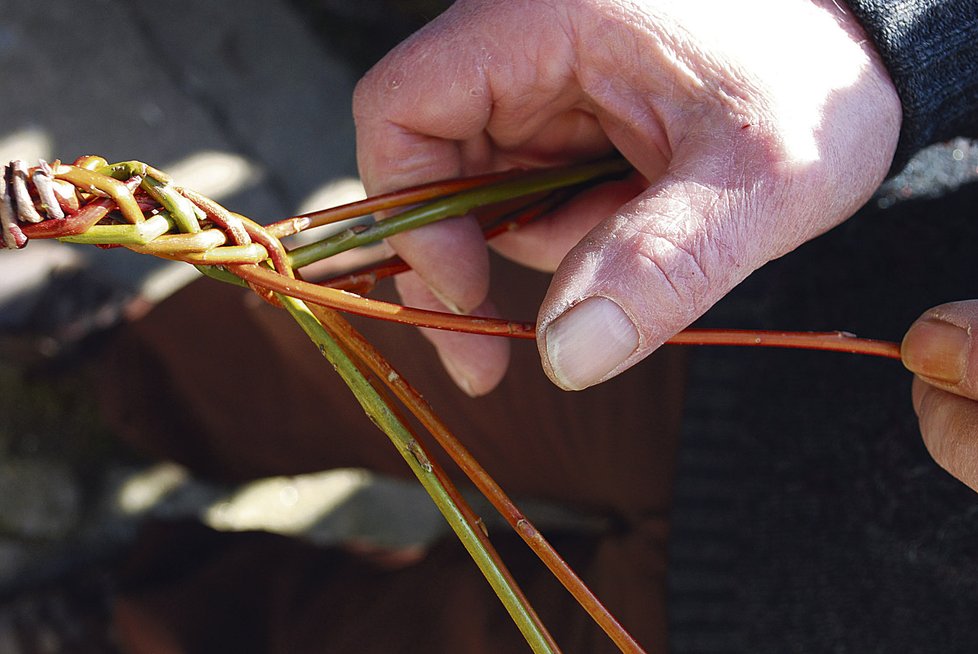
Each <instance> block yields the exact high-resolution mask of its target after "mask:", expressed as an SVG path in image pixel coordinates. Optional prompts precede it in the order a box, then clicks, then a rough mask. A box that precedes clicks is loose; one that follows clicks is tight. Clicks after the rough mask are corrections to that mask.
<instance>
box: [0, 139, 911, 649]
mask: <svg viewBox="0 0 978 654" xmlns="http://www.w3.org/2000/svg"><path fill="white" fill-rule="evenodd" d="M629 170H630V168H629V167H628V165H627V163H625V162H624V161H622V160H617V159H616V160H608V161H602V162H597V163H591V164H584V165H579V166H572V167H567V168H561V169H549V170H543V171H535V172H519V171H517V172H507V173H496V174H492V175H483V176H479V177H472V178H466V179H457V180H449V181H444V182H438V183H434V184H428V185H425V186H419V187H414V188H411V189H406V190H403V191H398V192H394V193H389V194H386V195H382V196H377V197H374V198H368V199H366V200H363V201H360V202H355V203H352V204H348V205H344V206H340V207H335V208H332V209H327V210H324V211H317V212H313V213H309V214H304V215H301V216H294V217H291V218H288V219H285V220H282V221H279V222H276V223H273V224H271V225H267V226H264V227H262V226H261V225H259V224H257V223H255V222H254V221H252V220H250V219H248V218H246V217H244V216H241V215H238V214H235V213H233V212H230V211H228V210H226V209H225V208H223V207H222V206H220V205H219V204H217V203H216V202H214V201H212V200H210V199H208V198H206V197H204V196H202V195H200V194H198V193H195V192H193V191H190V190H188V189H183V188H178V187H176V186H175V185H173V184H172V182H171V180H170V179H169V177H168V176H166V175H165V173H163V172H161V171H159V170H157V169H155V168H152V167H150V166H147V165H146V164H143V163H140V162H135V161H130V162H122V163H117V164H112V165H109V164H108V163H106V162H105V161H104V160H103V159H101V158H98V157H84V158H82V159H79V160H78V161H76V162H75V164H74V165H71V166H67V165H63V164H60V163H59V162H55V164H54V165H52V166H48V165H47V164H45V163H44V162H41V165H40V166H38V167H36V168H34V169H30V170H28V169H26V167H25V166H24V165H23V164H22V163H21V162H14V163H12V164H11V166H10V167H9V168H8V169H5V170H4V174H3V176H2V177H0V200H2V203H0V209H3V210H4V211H2V212H0V213H3V214H4V215H3V216H0V218H3V220H2V221H0V222H2V227H3V241H2V243H3V244H5V245H6V246H7V247H23V245H24V244H26V241H27V240H28V239H30V238H60V239H61V240H65V241H72V242H80V243H92V244H97V245H100V246H102V247H106V246H108V247H111V246H123V247H127V248H129V249H132V250H135V251H137V252H143V253H146V254H152V255H155V256H159V257H164V258H168V259H175V260H179V261H185V262H188V263H191V264H194V265H196V266H197V267H198V269H200V270H201V271H202V272H203V273H205V274H207V275H209V276H212V277H216V278H218V279H221V280H222V281H228V282H232V283H236V284H240V285H248V286H250V287H251V288H252V289H253V290H255V291H256V292H257V293H259V295H261V296H262V297H264V298H265V299H267V300H268V301H270V302H272V303H273V304H276V305H280V306H284V308H285V309H286V310H288V311H289V312H290V313H291V314H292V315H293V317H294V318H295V319H296V321H297V322H298V323H299V324H300V326H302V328H303V329H304V330H305V331H306V333H307V334H308V335H309V336H310V338H311V339H312V340H313V341H314V342H315V343H316V344H317V345H318V346H319V347H320V351H321V352H323V354H324V355H325V356H326V357H327V358H328V359H329V360H330V361H331V362H332V363H333V365H334V367H336V368H337V370H338V371H339V372H340V374H341V375H342V376H343V378H344V380H345V381H346V382H347V384H348V385H349V386H350V388H351V390H352V391H353V392H354V394H355V395H356V396H357V398H358V400H359V401H360V402H361V404H362V405H363V406H364V409H365V410H366V411H367V413H368V414H369V415H370V416H371V418H372V419H373V420H374V421H375V422H377V423H378V425H379V426H380V427H381V428H382V429H383V430H384V431H385V432H386V433H387V434H388V436H389V437H390V438H391V440H392V442H393V443H394V444H395V446H396V447H397V449H398V450H399V451H400V452H401V453H402V455H404V458H405V459H406V461H407V462H408V464H409V466H411V467H412V470H414V472H415V474H416V475H417V476H418V478H419V480H421V483H422V484H423V485H424V486H425V488H426V490H428V492H429V494H430V495H431V496H432V498H433V499H434V501H435V503H436V505H438V507H439V509H440V510H441V511H442V513H443V514H444V515H445V517H446V519H447V520H448V522H449V523H450V524H451V526H452V528H453V529H454V530H455V531H456V534H457V535H458V536H459V538H460V539H461V541H462V543H463V544H464V545H465V547H466V548H467V549H468V550H469V552H470V554H471V555H472V556H473V558H474V559H475V561H476V563H477V565H479V567H480V569H481V570H482V571H483V573H484V575H485V576H486V577H487V579H488V580H489V582H490V584H491V585H492V586H493V588H494V590H495V591H496V592H497V595H499V596H500V599H501V600H502V602H503V604H504V605H505V606H506V608H507V610H509V612H510V614H511V616H512V617H513V619H514V621H515V622H516V624H517V626H518V627H519V628H520V629H521V631H522V632H523V634H524V636H525V637H526V638H527V641H528V642H529V643H530V645H531V647H532V649H533V650H534V651H537V652H552V651H557V646H556V644H555V643H554V641H553V639H552V638H551V637H550V635H549V634H548V633H547V631H546V629H545V628H544V627H543V625H542V624H541V623H540V621H539V618H538V617H537V616H536V614H535V612H534V611H533V609H532V608H531V607H530V606H529V604H528V603H527V601H526V598H525V597H524V596H523V594H522V592H521V591H520V590H519V588H518V586H517V585H516V584H515V582H514V581H513V579H512V577H511V576H510V574H509V572H508V571H507V570H506V569H505V566H504V565H503V564H502V561H501V560H500V559H499V557H498V554H496V553H495V551H494V550H493V548H492V546H491V544H490V543H489V541H488V538H487V537H486V534H485V533H484V530H483V527H482V523H481V520H479V519H478V518H477V517H476V516H475V514H474V513H473V512H472V509H471V508H470V507H469V506H468V505H467V504H466V503H465V501H464V500H463V499H462V497H461V496H460V495H459V493H458V492H457V490H456V489H455V488H454V486H453V485H452V483H451V481H450V480H449V479H448V477H447V476H446V475H445V473H444V471H442V470H441V469H440V468H438V466H437V465H436V464H435V463H434V461H433V460H432V458H431V457H430V456H428V455H427V453H426V451H425V449H424V447H423V446H422V445H421V443H420V442H419V441H418V439H417V438H416V437H415V436H414V435H413V434H412V433H411V431H410V428H409V427H408V426H407V425H408V423H407V421H405V420H404V419H403V418H401V417H400V414H399V413H398V409H397V408H396V406H397V405H396V403H395V402H394V401H393V400H392V398H391V395H393V396H394V397H395V398H396V399H397V400H398V401H400V402H401V403H402V404H403V406H405V407H406V408H407V409H408V410H409V411H410V412H411V413H412V414H413V415H414V416H415V417H416V418H417V419H418V420H419V422H420V423H421V424H422V425H423V426H424V427H425V428H426V429H427V430H428V431H429V432H430V433H431V435H432V436H433V437H434V438H435V440H436V441H437V442H438V444H439V445H440V446H441V447H442V448H443V449H444V450H445V451H446V452H447V453H448V454H449V455H450V456H451V457H452V459H453V460H454V461H455V462H456V463H457V464H458V465H459V467H460V468H461V469H462V470H463V472H464V473H465V474H466V475H467V476H468V477H469V479H470V480H471V481H472V482H473V484H474V485H475V486H476V487H477V488H478V489H479V490H480V491H481V492H482V493H483V494H484V495H485V496H486V497H487V498H488V499H489V500H490V502H491V503H492V504H493V506H494V507H495V508H496V509H497V510H498V511H499V512H500V514H501V515H502V516H503V517H504V518H505V519H506V520H507V522H508V523H509V524H510V525H511V526H512V527H513V529H514V530H515V531H516V532H517V533H518V534H519V535H520V536H521V537H522V538H523V539H524V541H526V542H527V544H528V545H529V547H530V548H531V549H532V550H533V551H534V552H535V553H536V554H537V556H539V557H540V559H541V560H542V561H543V562H544V564H545V565H547V567H548V568H549V569H550V570H551V572H552V573H553V574H554V575H555V576H556V577H557V578H558V579H559V580H560V581H561V582H562V583H563V584H564V586H565V587H566V588H567V589H568V591H569V592H570V593H571V594H572V595H573V596H574V597H575V598H576V599H577V601H578V602H579V603H580V604H581V605H582V607H584V609H585V610H586V611H587V612H588V613H589V614H590V615H591V616H592V618H593V619H594V620H595V621H596V622H597V624H599V626H601V628H602V629H603V630H604V631H605V632H606V633H607V634H608V635H609V637H610V638H611V639H612V640H613V641H614V642H615V643H616V644H617V645H618V647H619V648H620V649H621V650H622V651H625V652H640V651H642V650H641V648H640V647H639V645H638V644H637V643H636V642H635V641H634V639H632V637H631V636H630V635H629V634H628V633H627V632H626V631H625V629H624V628H623V627H622V626H621V625H620V624H619V623H618V622H617V621H616V620H615V619H614V617H613V616H611V614H610V613H609V612H608V611H607V610H606V609H605V608H604V607H603V606H602V605H601V603H600V602H599V601H598V599H597V598H596V597H595V596H594V595H593V594H592V593H591V591H590V590H589V589H588V588H587V586H586V585H585V584H584V583H583V581H581V580H580V578H579V577H577V575H576V574H575V573H574V572H573V571H572V570H571V569H570V567H569V566H568V565H567V564H566V563H565V562H564V561H563V559H562V558H561V557H560V556H559V554H557V552H556V551H554V550H553V548H552V547H551V546H550V545H549V544H548V543H547V541H546V539H545V538H544V537H543V536H542V534H540V532H539V531H537V530H536V528H535V527H534V526H533V525H532V524H531V523H530V522H529V521H528V520H527V519H526V517H525V516H524V515H523V514H522V512H520V511H519V509H518V508H517V507H516V505H515V504H514V503H513V502H512V501H511V500H510V499H509V497H508V496H507V495H506V494H505V492H504V491H503V490H502V489H501V488H500V487H499V486H498V484H496V483H495V481H494V480H493V479H492V477H491V476H490V475H489V474H488V472H487V471H486V470H485V469H483V468H482V467H481V466H480V465H479V464H478V462H476V461H475V459H474V458H473V457H472V456H471V454H470V453H469V452H468V451H467V450H466V449H465V448H464V446H462V444H461V443H460V442H459V441H458V439H457V438H455V436H454V435H453V434H452V433H451V431H450V430H449V429H448V428H447V427H446V426H445V424H444V423H443V422H442V421H441V420H440V419H439V418H438V417H437V415H436V414H435V413H434V411H433V410H432V409H431V407H430V405H428V403H427V402H425V400H424V399H423V398H422V397H421V395H420V394H419V393H418V392H417V391H416V390H415V389H414V388H413V387H412V386H410V384H408V383H407V382H406V381H405V380H404V379H403V377H401V376H400V375H399V374H398V373H397V371H395V370H394V369H393V368H392V367H391V366H390V364H389V363H387V361H386V360H385V359H384V358H383V357H382V356H381V355H380V354H379V353H378V352H377V350H376V349H375V348H374V347H373V346H372V345H371V344H370V343H369V342H367V341H366V340H365V339H364V338H363V337H362V336H361V335H360V334H359V333H358V332H357V331H356V330H354V329H353V328H352V327H351V326H350V325H349V323H347V322H346V321H345V320H344V319H343V318H342V317H341V316H340V315H339V314H338V313H337V311H336V310H341V311H346V312H350V313H355V314H361V315H365V316H370V317H375V318H380V319H383V320H391V321H395V322H402V323H407V324H411V325H416V326H422V327H432V328H436V329H449V330H454V331H461V332H469V333H478V334H489V335H500V336H508V337H513V338H525V339H532V338H535V326H534V325H533V324H531V323H525V322H514V321H508V320H501V319H495V318H484V317H474V316H458V315H455V314H449V313H442V312H434V311H426V310H421V309H416V308H412V307H404V306H401V305H397V304H391V303H386V302H381V301H378V300H372V299H369V298H366V297H363V294H365V293H366V292H369V290H371V289H372V288H373V286H374V285H375V284H376V283H377V281H379V280H380V279H382V278H384V277H388V276H391V275H395V274H398V273H400V272H403V271H405V270H407V269H408V266H407V265H406V264H405V263H404V262H403V261H401V260H400V259H397V258H396V257H395V258H392V259H388V260H386V261H382V262H380V263H377V264H374V265H371V266H368V267H367V268H365V269H362V270H359V271H355V272H353V273H348V274H345V275H342V276H339V277H336V278H333V279H331V280H328V281H326V282H324V283H320V284H314V283H310V282H307V281H304V280H302V279H300V278H299V277H298V276H297V275H296V272H295V271H296V270H297V269H299V268H303V267H305V266H308V265H310V264H312V263H314V262H316V261H319V260H322V259H325V258H328V257H331V256H334V255H336V254H339V253H340V252H344V251H347V250H350V249H353V248H356V247H361V246H364V245H369V244H372V243H377V242H379V241H381V240H383V239H385V238H387V237H389V236H392V235H394V234H397V233H400V232H403V231H406V230H409V229H415V228H417V227H421V226H423V225H427V224H430V223H432V222H435V221H437V220H442V219H445V218H449V217H453V216H460V215H464V214H467V213H475V215H477V217H478V218H479V220H480V223H481V224H482V226H483V231H484V234H485V236H486V238H487V239H490V238H492V237H493V236H494V235H496V234H499V233H501V232H503V231H506V230H510V229H517V228H518V227H519V226H520V225H522V224H524V223H526V222H529V221H531V220H533V219H534V218H536V217H537V216H539V215H542V214H544V213H546V212H548V211H549V210H551V209H553V208H554V207H555V206H557V205H558V204H559V203H561V202H562V201H564V200H565V199H566V198H567V197H569V196H570V195H572V194H573V193H574V192H576V191H577V190H579V189H580V188H582V187H583V186H587V185H593V184H595V183H599V182H600V181H603V180H605V179H608V178H611V177H616V176H622V175H625V174H628V173H629ZM27 178H30V179H32V180H33V181H34V185H33V191H34V195H36V196H37V198H38V204H39V205H40V209H41V211H43V212H44V213H45V214H46V217H45V216H41V215H40V213H39V212H38V211H37V209H36V208H35V207H34V206H33V205H34V202H33V198H32V197H31V196H30V194H29V191H30V187H29V186H28V185H26V184H25V180H26V179H27ZM58 184H61V185H62V186H64V185H71V186H72V187H73V188H74V189H75V193H74V195H72V194H70V193H65V192H64V191H65V189H64V188H58V186H57V185H58ZM52 190H57V191H59V192H58V193H53V192H52ZM27 205H30V206H27ZM403 207H410V208H408V209H406V210H404V211H402V212H401V213H399V214H397V215H396V216H393V217H391V218H388V219H386V220H383V221H380V222H376V223H374V224H372V225H370V226H357V227H353V228H348V229H346V230H343V231H341V232H339V233H337V234H333V235H330V236H327V237H325V238H322V239H320V240H318V241H315V242H313V243H310V244H307V245H303V246H300V247H296V248H293V249H291V250H289V249H287V248H286V247H285V246H284V245H283V244H282V242H281V239H283V238H286V237H289V236H293V235H295V234H298V233H300V232H304V231H307V230H310V229H314V228H317V227H322V226H325V225H328V224H332V223H336V222H339V221H343V220H348V219H351V218H359V217H362V216H366V215H369V214H373V213H377V212H381V211H390V210H392V209H399V208H403ZM32 210H33V213H32ZM14 214H16V217H15V219H13V220H12V219H11V216H12V215H14ZM59 214H60V215H59ZM354 291H356V292H354ZM306 303H309V304H308V305H307V304H306ZM669 342H670V343H674V344H683V345H694V344H696V345H748V346H771V347H795V348H807V349H822V350H835V351H844V352H854V353H862V354H870V355H875V356H883V357H888V358H899V356H900V355H899V346H898V345H897V344H895V343H889V342H883V341H873V340H868V339H859V338H856V337H854V336H852V335H851V334H847V333H845V332H822V333H811V332H770V331H749V330H696V329H690V330H686V331H684V332H681V333H680V334H678V335H677V336H676V337H674V338H673V339H671V340H670V341H669Z"/></svg>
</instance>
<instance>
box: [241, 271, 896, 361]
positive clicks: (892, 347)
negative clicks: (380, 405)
mask: <svg viewBox="0 0 978 654" xmlns="http://www.w3.org/2000/svg"><path fill="white" fill-rule="evenodd" d="M229 269H230V270H231V272H233V273H234V274H235V275H238V276H239V277H241V278H242V279H244V280H245V281H247V282H249V283H251V284H254V285H255V286H260V287H263V288H267V289H269V290H273V291H277V292H279V293H283V294H285V295H290V296H292V297H295V298H298V299H300V300H305V301H307V302H310V303H312V304H316V305H319V306H325V307H330V308H333V309H339V310H341V311H347V312H349V313H354V314H358V315H362V316H368V317H371V318H379V319H380V320H387V321H389V322H397V323H404V324H409V325H414V326H416V327H430V328H433V329H445V330H448V331H457V332H465V333H469V334H483V335H486V336H507V337H509V338H524V339H534V338H536V325H534V324H533V323H529V322H515V321H510V320H504V319H501V318H488V317H480V316H459V315H456V314H454V313H445V312H441V311H428V310H426V309H418V308H415V307H405V306H401V305H399V304H393V303H391V302H383V301H381V300H372V299H369V298H364V297H360V296H359V295H355V294H353V293H349V292H346V291H341V290H338V289H335V288H329V287H326V286H319V285H318V284H312V283H310V282H305V281H302V280H299V279H289V278H286V277H283V276H281V275H278V274H276V273H275V272H274V271H272V270H269V269H267V268H262V267H260V266H257V265H254V264H246V265H233V266H229ZM666 342H667V343H669V344H672V345H737V346H744V347H786V348H795V349H803V350H823V351H830V352H850V353H853V354H865V355H869V356H879V357H884V358H889V359H899V358H900V345H899V344H898V343H893V342H890V341H877V340H872V339H866V338H858V337H856V336H853V335H852V334H849V333H847V332H779V331H755V330H743V329H686V330H684V331H681V332H679V333H678V334H676V335H675V336H673V337H672V338H671V339H669V340H668V341H666Z"/></svg>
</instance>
